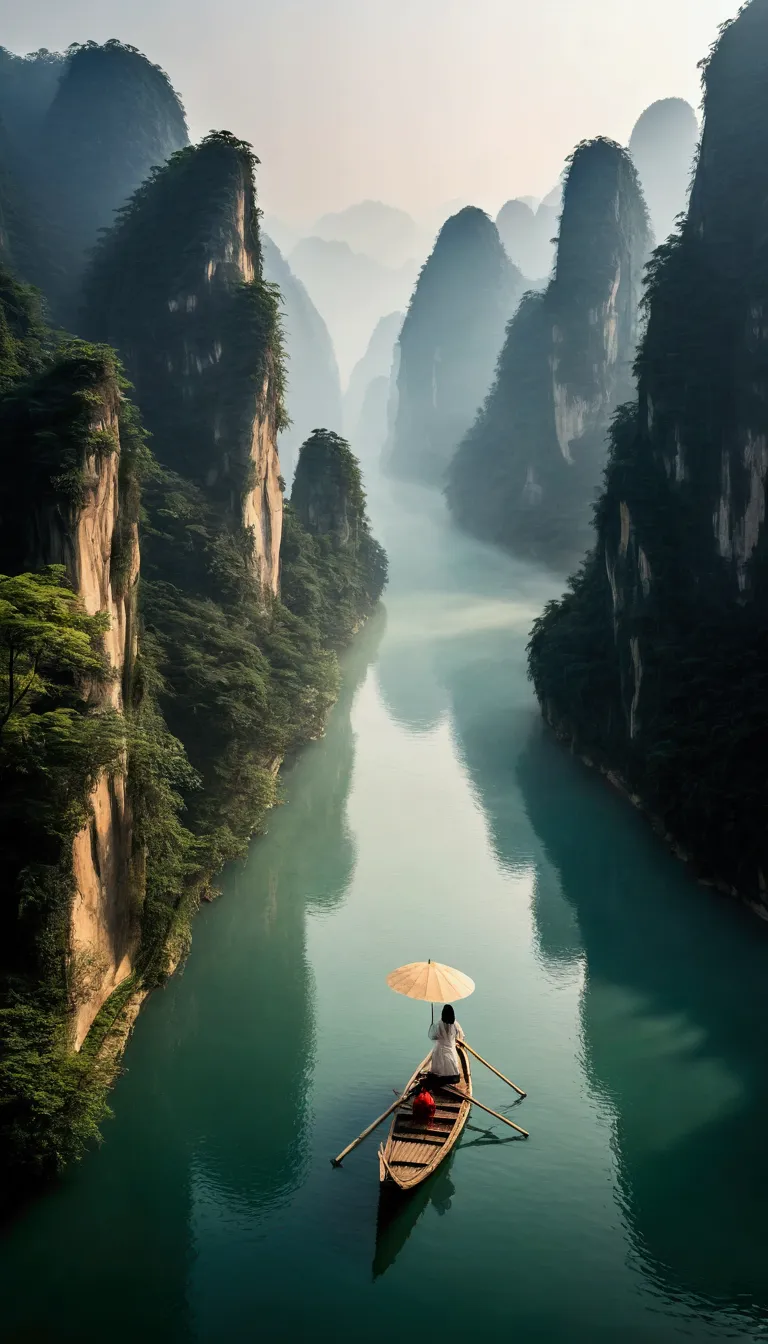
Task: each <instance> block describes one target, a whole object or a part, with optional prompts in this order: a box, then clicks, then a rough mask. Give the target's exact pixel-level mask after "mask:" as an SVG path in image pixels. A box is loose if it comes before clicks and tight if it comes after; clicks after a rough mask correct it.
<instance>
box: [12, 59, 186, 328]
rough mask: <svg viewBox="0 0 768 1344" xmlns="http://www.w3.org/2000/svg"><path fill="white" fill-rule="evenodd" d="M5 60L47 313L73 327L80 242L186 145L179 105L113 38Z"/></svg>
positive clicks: (162, 77)
mask: <svg viewBox="0 0 768 1344" xmlns="http://www.w3.org/2000/svg"><path fill="white" fill-rule="evenodd" d="M59 61H61V65H60V66H59V64H58V62H59ZM10 68H11V73H12V75H13V77H14V78H13V81H12V83H11V86H10V87H9V90H8V93H7V95H6V99H5V101H6V102H7V104H8V107H7V111H5V112H4V109H3V101H4V100H3V98H1V97H0V115H4V118H5V120H6V123H7V125H8V127H9V134H10V135H11V141H12V144H13V145H14V147H15V153H16V162H17V165H18V169H19V172H20V174H21V175H22V176H23V179H24V186H25V188H26V190H27V191H28V193H29V195H30V197H31V198H32V200H33V201H34V208H35V212H36V214H37V216H38V219H39V222H40V225H41V226H42V227H43V229H44V233H45V242H46V246H47V248H48V250H49V252H50V254H51V256H52V257H53V259H54V263H55V264H54V266H53V272H52V274H51V275H50V276H48V277H46V281H47V283H46V293H47V296H48V298H49V299H50V301H51V303H52V305H53V309H54V314H55V316H56V318H57V320H58V321H60V322H62V323H64V324H66V325H69V326H73V325H74V326H76V325H77V303H78V290H79V284H80V280H81V277H82V273H83V270H84V268H85V265H86V261H87V253H88V250H89V249H90V248H91V247H93V245H94V243H95V242H96V239H97V236H98V233H99V230H100V229H102V228H106V227H108V226H109V225H110V224H111V223H112V220H113V215H114V212H115V210H117V209H118V208H119V207H120V206H121V205H123V204H124V202H125V201H126V200H127V199H128V197H129V196H130V195H131V194H132V193H133V192H134V191H135V190H136V188H137V187H138V186H139V185H140V184H141V183H142V182H143V181H144V179H145V178H146V177H147V175H148V173H149V171H150V169H151V168H153V167H154V166H155V165H160V164H162V163H164V162H165V161H166V160H167V159H168V158H169V157H170V155H171V154H172V153H174V151H175V150H177V149H180V148H181V147H182V146H183V145H185V144H186V143H187V127H186V121H185V118H184V109H183V108H182V106H181V103H180V101H179V98H178V95H177V94H176V93H175V92H174V90H173V89H172V87H171V84H170V82H169V80H168V77H167V75H166V74H165V73H164V72H163V71H162V70H161V69H160V68H159V66H156V65H153V64H152V63H151V61H148V60H147V58H146V57H145V56H142V54H141V53H140V52H139V51H137V50H136V48H135V47H129V46H125V45H124V44H122V43H120V42H117V41H114V40H113V41H110V42H107V43H105V44H104V45H103V46H100V45H99V44H98V43H96V42H87V43H85V44H84V45H81V46H78V45H75V46H73V47H70V49H69V51H68V53H67V56H66V58H59V57H49V56H48V54H47V53H45V54H43V53H41V54H40V56H39V57H37V58H31V59H30V60H28V61H20V62H19V63H18V65H15V64H11V67H10ZM54 73H55V74H56V77H57V81H58V82H57V83H56V85H55V89H54V86H53V75H54ZM33 278H35V279H36V280H37V279H39V276H38V275H37V274H36V275H35V276H34V277H33Z"/></svg>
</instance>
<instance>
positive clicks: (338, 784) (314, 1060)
mask: <svg viewBox="0 0 768 1344" xmlns="http://www.w3.org/2000/svg"><path fill="white" fill-rule="evenodd" d="M404 494H407V495H408V497H409V510H408V511H407V512H406V511H405V510H404V509H403V508H402V507H401V505H400V503H399V501H398V499H397V496H402V495H404ZM392 495H394V496H395V498H393V497H392ZM373 512H374V519H375V525H376V530H377V532H378V534H379V535H380V536H381V539H382V540H383V541H384V543H385V545H386V546H387V547H388V549H389V551H390V557H391V571H392V578H391V585H390V588H389V590H388V593H387V596H386V603H385V608H386V609H385V611H383V612H381V613H380V615H379V616H378V617H377V618H376V619H375V620H374V621H373V622H372V623H371V624H370V625H369V627H368V628H367V629H366V630H365V631H364V632H363V633H362V635H361V636H360V637H359V638H358V640H357V641H356V644H355V646H354V647H353V648H352V650H351V651H350V652H349V654H348V655H347V657H346V660H345V681H344V689H343V694H342V696H341V699H340V701H339V703H338V705H337V707H336V709H335V711H334V713H333V715H332V717H331V720H330V723H329V726H328V732H327V734H326V736H325V737H324V739H323V740H322V741H320V742H317V743H314V744H313V745H311V746H310V747H309V748H308V749H307V750H306V751H304V752H303V753H302V754H301V756H300V758H299V759H298V760H297V761H296V762H295V763H294V764H293V766H292V767H291V768H290V770H289V771H288V772H287V773H286V778H285V793H286V797H287V799H288V801H287V802H286V804H285V806H283V807H281V808H279V809H278V810H276V811H275V812H274V813H273V815H272V818H271V823H270V827H269V832H268V834H267V835H266V837H264V838H261V839H259V840H257V841H255V842H254V844H253V845H252V847H251V851H250V855H249V858H248V860H247V861H246V862H245V863H244V864H239V865H235V866H233V867H232V869H231V870H229V871H228V872H227V873H226V875H225V877H224V881H223V884H222V885H223V895H222V897H221V899H220V900H218V901H216V902H215V903H214V904H212V905H210V906H207V907H205V908H204V910H203V911H202V912H201V914H200V916H199V917H198V919H197V922H196V926H195V933H194V946H193V950H192V953H191V955H190V957H189V960H188V962H187V964H186V966H185V967H184V969H183V972H182V973H180V974H179V975H177V976H176V977H175V978H174V979H173V980H172V981H171V983H170V984H169V985H168V987H167V988H166V989H165V990H164V991H162V992H160V993H157V994H156V995H155V996H154V997H153V998H152V999H151V1000H150V1002H149V1003H148V1004H147V1006H146V1007H145V1009H144V1011H143V1013H142V1015H141V1017H140V1019H139V1022H138V1025H137V1028H136V1031H135V1033H134V1036H133V1038H132V1040H131V1042H130V1044H129V1047H128V1050H127V1053H126V1056H125V1070H124V1073H123V1074H122V1076H121V1078H120V1080H119V1082H118V1084H117V1087H116V1088H115V1091H114V1094H113V1108H114V1119H113V1120H111V1121H109V1122H108V1123H107V1124H106V1125H105V1127H104V1138H105V1142H104V1144H103V1146H102V1147H101V1149H100V1150H98V1151H96V1152H93V1153H92V1154H91V1155H89V1156H88V1157H87V1159H86V1160H85V1161H84V1162H83V1163H82V1164H80V1166H79V1167H78V1168H76V1169H74V1170H72V1171H71V1172H70V1173H69V1174H68V1175H67V1177H66V1178H65V1179H64V1180H63V1181H62V1182H61V1183H60V1184H59V1186H58V1187H57V1188H56V1189H54V1190H53V1191H52V1192H49V1193H47V1194H46V1195H45V1196H43V1197H41V1198H40V1199H38V1200H36V1201H35V1202H33V1203H32V1204H31V1205H30V1206H29V1207H28V1208H27V1209H25V1211H24V1212H23V1213H22V1214H21V1215H20V1216H18V1217H17V1219H16V1220H15V1222H14V1223H13V1224H12V1225H11V1226H10V1227H9V1228H6V1229H5V1230H4V1234H3V1240H2V1244H0V1325H2V1327H3V1328H2V1335H3V1338H4V1340H13V1341H35V1342H42V1341H57V1342H58V1341H70V1340H71V1341H78V1344H91V1341H97V1340H98V1341H104V1340H107V1341H109V1344H123V1342H124V1341H125V1342H126V1344H127V1342H128V1341H130V1342H131V1344H135V1341H137V1340H140V1341H147V1342H151V1344H154V1341H163V1344H176V1341H178V1342H179V1344H186V1341H234V1340H250V1339H257V1338H262V1337H263V1338H267V1339H272V1340H279V1341H294V1340H300V1341H303V1340H307V1341H309V1340H313V1341H314V1340H321V1341H325V1340H342V1341H343V1340H347V1339H350V1340H351V1339H356V1340H357V1339H359V1340H365V1341H371V1342H373V1344H379V1342H381V1344H384V1342H385V1341H386V1342H387V1344H389V1342H390V1341H391V1340H392V1339H393V1338H395V1337H398V1338H403V1337H404V1338H414V1339H426V1338H431V1337H432V1336H433V1335H434V1334H435V1333H436V1332H441V1333H443V1332H445V1331H447V1329H448V1326H449V1324H450V1326H451V1327H453V1328H454V1329H456V1330H461V1331H462V1332H463V1333H464V1332H466V1333H465V1337H467V1338H482V1337H484V1336H486V1335H487V1334H488V1332H496V1331H499V1332H500V1331H503V1332H504V1336H505V1337H506V1336H513V1337H515V1338H517V1339H519V1340H524V1341H526V1342H527V1341H548V1342H549V1341H566V1340H567V1341H576V1344H579V1342H580V1341H582V1340H583V1341H589V1342H590V1344H601V1342H602V1341H617V1340H621V1341H647V1340H653V1341H673V1340H674V1341H677V1340H680V1339H681V1338H685V1339H687V1340H693V1341H699V1340H702V1341H704V1340H726V1339H741V1340H746V1339H754V1338H756V1337H757V1338H764V1337H766V1338H768V1314H767V1309H768V1164H767V1162H766V1143H765V1138H764V1131H765V1128H766V1117H768V1068H766V1048H765V1036H766V1021H768V930H766V928H765V927H764V926H763V925H762V924H761V923H760V922H759V921H758V920H757V919H755V917H754V916H751V915H750V914H749V913H748V912H746V911H745V910H743V909H742V908H740V907H739V906H737V905H736V904H731V903H729V902H728V901H726V900H724V899H723V898H721V897H717V896H715V895H714V894H712V893H710V892H708V891H706V890H704V889H702V888H700V887H698V886H696V885H695V884H694V883H693V881H692V880H691V878H690V877H689V875H688V874H687V873H686V872H685V870H684V869H683V868H682V867H681V866H679V865H678V864H677V863H676V862H675V861H674V860H673V859H672V858H671V857H670V856H669V855H668V854H667V853H665V851H664V850H663V848H662V847H661V846H660V844H659V842H658V841H657V840H656V839H655V838H654V837H653V835H652V834H651V833H650V832H649V830H648V828H647V827H646V826H645V825H644V823H643V822H642V820H641V819H640V818H639V817H638V816H637V815H636V814H635V813H634V812H633V811H632V809H631V808H629V807H627V806H626V805H625V804H624V803H623V802H622V801H621V800H620V799H618V798H617V797H615V796H614V795H613V794H612V792H611V790H610V789H609V788H608V787H607V786H606V785H605V784H604V783H603V782H602V781H600V780H599V779H597V778H595V777H594V776H593V775H591V774H590V773H589V772H588V771H587V770H586V769H585V768H583V767H582V766H580V765H579V764H578V763H577V762H575V761H573V760H572V759H571V758H569V756H568V755H567V753H566V752H564V751H562V750H561V749H560V748H558V747H557V746H556V745H555V744H553V743H552V742H551V741H550V740H549V739H548V738H547V736H546V734H545V732H544V731H543V730H542V727H541V724H540V719H539V716H538V713H537V708H536V705H535V702H534V699H533V695H532V692H531V688H530V685H529V683H528V682H527V680H526V675H525V644H526V639H527V633H528V630H529V628H530V624H531V620H532V617H533V616H534V615H535V613H536V612H537V611H538V610H540V609H541V606H542V605H543V603H544V602H545V601H546V600H547V599H548V598H549V597H550V596H552V595H554V594H555V593H556V592H557V591H558V587H559V585H558V583H557V582H556V580H554V579H553V578H552V576H550V575H546V574H544V573H542V572H540V571H537V570H535V569H532V568H529V567H527V566H525V565H522V564H520V563H516V562H515V561H513V560H511V559H509V558H507V557H505V556H502V555H499V554H496V553H495V552H492V551H490V550H487V549H485V548H484V547H482V546H480V545H477V544H475V543H473V542H471V541H469V540H467V539H466V538H463V537H461V536H459V535H458V534H457V533H455V532H454V531H452V530H451V529H450V527H449V526H448V524H447V523H446V521H445V519H444V517H443V516H442V513H441V511H440V507H439V505H438V504H437V502H436V501H435V500H434V499H430V498H428V497H421V496H419V495H418V492H414V491H412V490H410V489H408V490H406V489H405V488H402V489H400V490H394V491H393V492H390V489H388V488H387V487H379V488H378V489H377V491H376V498H375V500H374V502H373ZM430 956H431V957H433V958H435V959H437V960H441V961H446V962H448V963H449V964H451V965H456V966H459V967H460V968H461V969H462V970H465V971H466V972H467V973H468V974H470V975H471V976H473V977H474V979H475V980H476V982H477V992H476V993H475V995H474V996H473V997H472V998H470V999H468V1000H466V1002H464V1003H462V1004H461V1005H460V1012H459V1017H460V1021H461V1022H462V1024H463V1026H464V1028H465V1030H466V1032H467V1035H468V1038H469V1040H470V1041H471V1042H472V1043H473V1044H474V1046H475V1048H476V1049H479V1050H480V1051H481V1053H482V1054H484V1055H485V1056H486V1057H487V1058H490V1059H491V1060H493V1061H494V1062H495V1063H496V1064H497V1065H498V1067H500V1068H501V1069H502V1070H503V1071H504V1072H506V1073H508V1074H509V1075H510V1076H511V1077H512V1078H513V1079H514V1080H515V1081H516V1082H517V1083H519V1084H520V1085H521V1086H523V1087H524V1088H525V1089H527V1091H528V1094H529V1095H528V1098H527V1099H526V1100H525V1101H524V1102H523V1103H521V1104H518V1105H513V1106H512V1107H511V1109H509V1110H507V1111H506V1113H507V1114H508V1115H509V1116H510V1118H512V1119H515V1120H516V1122H517V1123H520V1124H523V1125H524V1126H525V1128H526V1129H528V1130H530V1133H531V1138H530V1140H529V1141H528V1142H524V1141H519V1140H517V1139H516V1138H514V1136H513V1135H512V1131H510V1130H506V1129H503V1127H502V1126H501V1125H497V1124H494V1123H493V1122H492V1121H491V1120H490V1119H488V1120H487V1123H486V1117H484V1116H483V1115H482V1114H481V1113H480V1112H477V1111H475V1112H474V1114H473V1117H472V1122H471V1126H468V1127H467V1129H466V1131H465V1133H464V1136H463V1139H462V1142H461V1144H460V1146H459V1148H458V1149H457V1150H456V1152H455V1153H454V1154H453V1156H452V1157H451V1159H450V1160H449V1162H448V1164H447V1165H446V1166H445V1168H444V1169H441V1170H440V1172H439V1173H438V1174H437V1176H436V1177H435V1178H434V1179H433V1181H432V1182H431V1183H430V1184H429V1185H427V1186H425V1187H424V1189H423V1190H422V1191H421V1192H419V1193H417V1194H416V1195H415V1196H413V1197H412V1199H411V1201H410V1203H407V1204H406V1205H405V1207H404V1209H403V1211H402V1213H401V1215H400V1216H399V1218H396V1219H395V1221H394V1222H391V1223H390V1224H388V1225H386V1226H383V1227H380V1228H378V1230H377V1204H378V1168H377V1162H376V1146H377V1140H376V1138H372V1139H371V1140H369V1141H368V1142H367V1143H366V1144H365V1145H363V1146H362V1147H361V1148H360V1149H359V1150H358V1151H357V1152H355V1153H354V1154H353V1155H352V1156H350V1157H349V1158H348V1159H347V1161H346V1162H345V1164H344V1167H343V1169H342V1170H334V1169H332V1167H331V1165H330V1162H329V1158H330V1157H331V1156H332V1155H333V1154H334V1153H335V1152H337V1151H338V1150H339V1149H340V1148H342V1147H343V1146H344V1144H345V1143H347V1142H348V1141H349V1140H350V1139H351V1138H353V1137H354V1136H355V1134H357V1133H358V1132H359V1131H360V1130H361V1129H362V1128H363V1127H364V1126H365V1125H366V1124H367V1123H368V1122H369V1120H371V1119H372V1118H373V1117H374V1116H375V1115H377V1114H378V1113H379V1112H381V1111H383V1110H384V1109H385V1107H386V1106H388V1105H389V1104H390V1102H391V1101H392V1099H393V1089H394V1088H397V1087H398V1086H400V1085H402V1083H403V1082H404V1081H405V1080H406V1079H407V1077H408V1075H409V1074H410V1072H411V1070H412V1068H413V1067H414V1065H415V1063H416V1062H417V1061H418V1059H419V1058H421V1057H422V1056H423V1055H424V1054H425V1053H426V1050H427V1042H426V1030H427V1026H428V1023H429V1009H428V1007H427V1006H426V1005H423V1004H418V1003H413V1002H411V1001H410V1000H407V999H404V998H401V997H399V996H396V995H394V994H392V993H391V991H389V990H388V988H387V987H386V984H385V976H386V974H387V972H388V971H390V970H391V969H393V968H394V967H395V966H398V965H400V964H401V963H403V962H407V961H412V960H415V959H421V958H426V957H430ZM475 1086H476V1092H477V1095H478V1096H479V1097H480V1098H481V1099H483V1100H485V1101H486V1102H487V1103H488V1104H489V1105H490V1106H492V1107H493V1108H494V1109H499V1108H500V1107H509V1106H510V1103H511V1102H512V1101H513V1100H514V1098H513V1094H512V1093H511V1092H509V1090H508V1089H506V1088H505V1087H504V1085H503V1084H502V1083H500V1082H499V1081H498V1080H497V1079H496V1078H494V1077H493V1076H492V1075H491V1074H489V1073H487V1072H486V1071H485V1070H483V1069H482V1068H481V1066H480V1065H476V1069H475ZM497 1337H501V1336H500V1335H497Z"/></svg>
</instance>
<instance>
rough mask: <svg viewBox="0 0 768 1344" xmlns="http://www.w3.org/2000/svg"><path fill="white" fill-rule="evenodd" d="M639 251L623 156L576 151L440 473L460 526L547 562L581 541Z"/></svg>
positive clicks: (604, 149)
mask: <svg viewBox="0 0 768 1344" xmlns="http://www.w3.org/2000/svg"><path fill="white" fill-rule="evenodd" d="M649 248H650V235H649V227H648V219H647V213H646V209H645V205H644V202H643V198H642V193H641V191H640V187H639V184H638V180H637V173H636V171H635V169H634V167H633V164H632V161H631V159H630V158H629V155H628V154H627V152H626V150H624V149H622V148H621V147H620V146H619V145H617V144H615V143H613V141H610V140H605V139H598V140H592V141H589V142H586V143H584V144H581V145H579V146H578V147H577V148H576V150H575V151H574V153H573V155H572V157H571V159H570V163H569V171H568V177H567V181H566V186H565V194H564V199H563V212H562V216H561V220H560V233H559V237H558V245H557V264H556V268H555V273H554V276H553V278H552V280H551V281H550V283H549V285H548V286H547V288H546V290H545V291H544V293H542V294H537V293H529V294H527V295H526V296H525V299H524V300H523V302H522V303H521V305H520V308H519V310H518V312H517V313H516V315H515V316H514V318H513V319H512V321H511V322H510V323H509V326H508V328H507V334H506V340H505V342H504V346H503V349H502V351H501V355H500V357H499V361H498V366H497V369H496V378H495V382H494V383H493V386H492V387H491V390H490V392H489V394H488V396H487V398H486V400H485V403H484V405H483V406H482V409H481V410H480V413H479V415H478V416H477V419H476V420H475V423H474V425H473V426H472V428H471V429H470V430H469V432H468V433H467V434H466V436H465V437H464V439H463V441H462V443H461V445H460V446H459V448H458V451H457V453H456V455H455V457H454V458H453V460H452V462H451V464H450V467H449V471H448V484H447V491H446V493H447V497H448V503H449V505H450V508H451V512H452V514H453V516H454V518H455V519H456V521H457V522H458V523H459V524H460V525H461V526H462V527H464V528H466V529H467V530H468V531H471V532H473V533H474V534H475V535H477V536H479V537H480V538H482V539H483V540H486V541H494V542H497V543H499V544H500V545H502V546H505V547H507V548H508V549H510V550H513V551H517V552H522V553H524V554H527V555H531V556H534V557H536V558H540V559H544V560H547V561H555V562H561V561H563V560H566V561H567V560H568V559H573V558H574V556H575V555H578V554H579V552H580V551H581V550H582V549H583V548H584V546H585V545H586V544H587V542H588V537H589V526H590V521H591V509H592V504H593V501H594V497H595V495H596V492H597V488H598V485H599V482H600V478H601V474H602V470H603V466H604V464H605V451H606V450H605V431H606V428H607V425H608V422H609V419H610V416H611V413H612V411H613V410H614V408H615V407H616V405H617V404H618V402H619V401H621V400H622V399H623V398H625V397H626V396H627V395H628V394H629V392H630V389H631V371H632V360H633V358H634V354H635V349H636V342H637V335H638V325H639V315H638V303H639V298H640V291H641V283H642V275H643V267H644V265H645V262H646V260H647V257H648V253H649Z"/></svg>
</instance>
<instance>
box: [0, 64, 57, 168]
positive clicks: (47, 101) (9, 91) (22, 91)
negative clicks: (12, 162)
mask: <svg viewBox="0 0 768 1344" xmlns="http://www.w3.org/2000/svg"><path fill="white" fill-rule="evenodd" d="M65 61H66V57H65V56H63V55H62V54H61V52H58V51H46V50H45V49H44V48H43V49H41V50H40V51H33V52H30V53H29V55H27V56H16V55H14V53H13V52H12V51H8V50H7V48H6V47H0V118H1V119H2V121H3V123H4V124H5V126H6V128H7V131H8V137H9V140H10V142H11V145H12V147H13V150H14V153H15V154H16V155H17V156H18V160H19V164H18V166H21V162H22V160H23V159H24V157H25V156H26V155H28V154H29V153H30V152H31V151H32V150H33V147H34V145H35V142H36V139H37V135H38V133H39V131H40V128H41V126H42V124H43V120H44V118H45V115H46V113H47V111H48V108H49V107H50V105H51V103H52V102H53V100H54V98H55V96H56V88H57V85H58V83H59V79H60V78H61V75H62V72H63V70H64V65H65Z"/></svg>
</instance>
